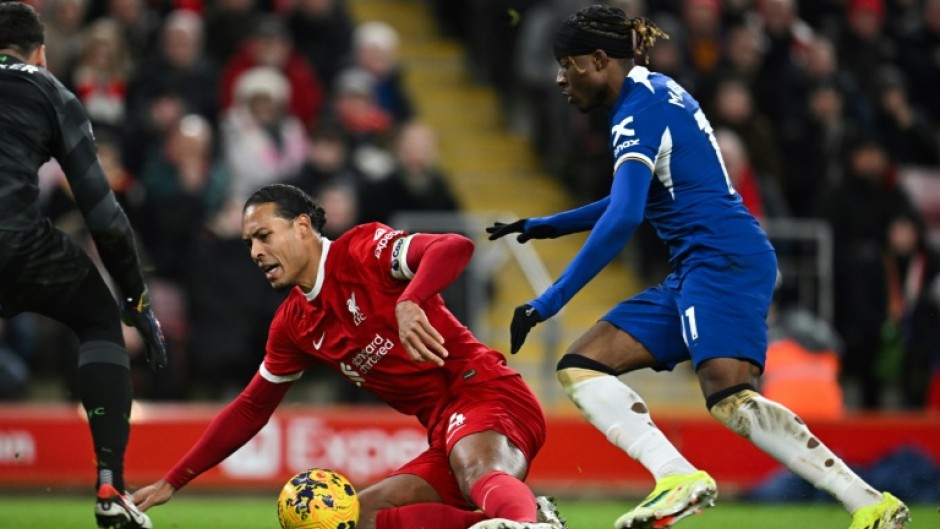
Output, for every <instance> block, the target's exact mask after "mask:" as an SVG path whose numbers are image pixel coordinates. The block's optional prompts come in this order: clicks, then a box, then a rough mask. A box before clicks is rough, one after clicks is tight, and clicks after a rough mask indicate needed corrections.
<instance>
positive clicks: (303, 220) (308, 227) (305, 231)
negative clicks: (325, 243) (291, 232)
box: [294, 213, 317, 237]
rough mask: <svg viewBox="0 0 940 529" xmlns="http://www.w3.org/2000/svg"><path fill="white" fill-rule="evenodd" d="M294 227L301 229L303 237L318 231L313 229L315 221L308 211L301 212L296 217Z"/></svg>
mask: <svg viewBox="0 0 940 529" xmlns="http://www.w3.org/2000/svg"><path fill="white" fill-rule="evenodd" d="M294 227H295V228H296V229H297V230H299V232H300V235H301V236H303V237H306V236H308V235H313V234H316V232H317V230H315V229H313V222H312V221H311V220H310V216H309V215H307V214H306V213H301V214H300V215H297V217H296V218H294Z"/></svg>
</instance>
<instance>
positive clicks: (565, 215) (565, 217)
mask: <svg viewBox="0 0 940 529" xmlns="http://www.w3.org/2000/svg"><path fill="white" fill-rule="evenodd" d="M609 204H610V196H606V197H604V198H602V199H600V200H598V201H597V202H592V203H590V204H587V205H585V206H581V207H580V208H576V209H572V210H568V211H562V212H561V213H556V214H554V215H549V216H547V217H535V218H531V219H529V221H528V222H527V223H526V228H527V229H531V228H532V227H533V226H539V225H545V226H550V227H552V228H554V229H555V230H557V231H558V235H568V234H570V233H578V232H581V231H586V230H589V229H591V228H593V227H594V225H595V224H596V223H597V220H598V219H600V218H601V215H603V214H604V211H606V210H607V206H608V205H609Z"/></svg>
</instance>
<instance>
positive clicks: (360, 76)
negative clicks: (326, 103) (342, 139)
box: [328, 68, 395, 147]
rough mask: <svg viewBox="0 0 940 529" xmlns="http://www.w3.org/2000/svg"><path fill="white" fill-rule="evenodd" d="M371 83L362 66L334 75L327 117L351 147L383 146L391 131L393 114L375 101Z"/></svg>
mask: <svg viewBox="0 0 940 529" xmlns="http://www.w3.org/2000/svg"><path fill="white" fill-rule="evenodd" d="M375 82H376V81H375V77H374V76H373V75H372V74H370V73H369V72H367V71H365V70H363V69H362V68H348V69H346V70H343V71H342V72H341V73H340V74H339V76H338V77H337V78H336V86H335V87H334V90H333V100H332V107H331V108H330V115H329V116H328V118H329V119H331V120H334V121H336V123H338V124H339V125H340V127H342V129H343V131H344V133H345V134H346V136H347V138H348V139H349V141H350V142H351V145H352V146H353V147H360V146H362V145H366V144H371V145H376V146H384V145H386V144H387V143H388V140H389V139H390V138H391V137H392V136H393V134H394V125H395V119H394V116H392V114H391V113H389V112H388V111H387V110H385V109H384V108H382V106H381V105H379V103H378V100H376V92H375Z"/></svg>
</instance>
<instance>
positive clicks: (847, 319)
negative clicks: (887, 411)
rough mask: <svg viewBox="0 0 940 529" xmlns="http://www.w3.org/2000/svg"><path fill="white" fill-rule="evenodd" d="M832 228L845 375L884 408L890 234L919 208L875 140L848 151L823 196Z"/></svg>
mask: <svg viewBox="0 0 940 529" xmlns="http://www.w3.org/2000/svg"><path fill="white" fill-rule="evenodd" d="M823 201H824V203H825V205H826V207H825V208H824V210H823V211H824V214H825V216H826V219H827V220H828V221H829V223H830V225H831V226H832V235H833V240H834V241H835V246H834V248H833V250H834V251H833V255H834V259H835V260H834V263H833V276H834V278H835V279H834V288H835V300H834V301H835V327H836V330H837V331H838V332H839V334H840V335H841V336H842V337H843V339H844V340H845V356H844V368H845V375H846V376H847V377H848V378H849V379H850V380H852V381H853V382H855V383H856V384H857V385H858V386H859V388H860V391H861V405H862V406H863V407H864V408H867V409H876V408H878V407H879V406H880V405H881V404H882V400H881V399H882V390H883V384H882V382H881V380H879V378H878V376H877V373H876V371H875V361H876V359H877V358H878V354H879V352H880V349H881V343H882V340H881V329H882V326H883V325H884V323H885V321H886V318H887V316H888V314H887V307H888V300H887V289H886V286H885V272H884V270H885V267H884V258H885V257H884V256H885V234H886V233H887V230H888V225H889V221H890V219H891V218H892V217H893V216H895V215H898V214H899V212H905V211H912V210H913V206H912V205H911V203H910V200H909V199H908V197H907V196H906V195H905V193H904V191H903V190H902V189H901V188H900V187H899V186H898V185H897V182H896V181H895V175H894V174H893V167H892V166H891V163H890V160H889V158H888V155H887V153H886V152H885V150H884V148H883V147H882V146H881V145H880V144H879V143H878V142H877V141H876V140H875V139H873V138H862V139H860V140H857V141H856V142H855V143H854V144H853V145H852V147H851V148H850V149H849V151H848V157H847V162H846V174H845V177H844V178H843V180H842V182H841V183H840V184H839V185H838V186H836V187H835V188H833V189H832V191H831V192H829V193H828V194H826V195H824V196H823Z"/></svg>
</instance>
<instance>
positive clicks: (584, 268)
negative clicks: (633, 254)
mask: <svg viewBox="0 0 940 529" xmlns="http://www.w3.org/2000/svg"><path fill="white" fill-rule="evenodd" d="M610 149H611V153H612V154H613V158H614V181H613V184H612V185H611V192H610V195H609V196H607V197H605V198H604V199H602V200H599V201H597V202H595V203H593V204H589V205H587V206H583V207H581V208H578V209H574V210H571V211H566V212H562V213H558V214H556V215H552V216H548V217H540V218H534V219H529V221H528V222H527V223H526V229H531V228H533V227H536V226H539V225H545V226H550V227H552V228H554V229H555V230H556V231H557V233H559V234H565V233H573V232H577V231H583V230H588V229H589V230H591V233H590V235H589V236H588V239H587V241H586V242H585V243H584V246H583V247H582V248H581V250H580V251H579V252H578V255H577V256H575V258H574V260H573V261H572V262H571V264H570V265H569V266H568V268H567V269H565V271H564V273H562V275H561V277H559V278H558V280H557V281H556V282H555V283H554V284H553V285H552V286H551V287H549V288H548V290H546V291H545V292H544V293H543V294H542V295H541V296H539V297H538V298H537V299H535V300H533V301H532V302H531V305H532V306H533V307H535V309H536V310H537V311H538V313H539V315H540V316H542V318H548V317H551V316H552V315H554V314H555V313H556V312H558V310H560V309H561V307H562V306H564V305H565V304H566V303H567V302H568V301H569V300H570V299H571V298H572V297H573V296H574V295H575V293H577V292H578V291H579V290H580V289H581V288H582V287H583V286H584V285H585V284H587V282H588V281H590V280H591V279H592V278H593V277H594V276H595V275H597V273H598V272H599V271H600V270H601V269H602V268H603V267H604V266H606V265H607V264H608V263H609V262H610V261H611V260H612V259H613V258H614V257H615V256H616V255H617V254H618V253H619V252H620V250H621V249H622V248H623V246H624V245H625V244H626V243H627V242H628V241H629V239H630V237H631V236H632V235H633V232H634V231H635V230H636V228H637V226H638V225H639V224H640V223H641V222H642V220H643V218H644V217H645V218H647V219H648V220H649V221H650V223H651V224H652V225H653V227H654V228H655V229H656V232H657V234H658V235H659V237H660V238H661V239H662V240H663V241H664V242H665V243H666V244H667V245H668V246H669V253H670V261H671V262H672V263H673V266H674V267H676V268H677V271H679V270H681V269H682V268H683V264H684V263H691V262H694V261H698V260H704V259H709V258H712V257H717V256H734V255H739V256H744V255H755V254H759V253H764V252H772V251H773V247H772V246H771V245H770V242H769V241H768V240H767V235H766V234H765V233H764V231H763V229H761V227H760V225H759V224H758V222H757V219H755V218H754V216H753V215H751V214H750V212H749V211H748V210H747V209H746V208H745V207H744V204H743V203H742V202H741V198H740V197H739V196H738V194H737V193H736V192H735V190H734V187H733V186H732V185H731V181H730V179H729V178H728V175H727V171H725V168H724V162H723V161H722V159H721V155H720V153H719V150H718V143H717V141H716V140H715V136H714V134H713V133H712V128H711V125H710V124H709V123H708V119H706V117H705V114H704V113H703V112H702V110H701V108H700V107H699V104H698V102H696V101H695V99H693V98H692V96H691V95H689V94H688V92H686V91H685V90H684V89H683V88H682V87H681V86H679V84H678V83H676V82H675V81H673V80H672V79H670V78H669V77H667V76H665V75H661V74H657V73H651V72H650V71H649V70H647V69H646V68H644V67H642V66H635V67H634V68H633V69H631V70H630V73H629V75H628V76H627V78H626V79H625V80H624V83H623V87H622V88H621V92H620V96H619V97H618V99H617V101H616V102H615V103H614V105H613V107H612V109H611V127H610Z"/></svg>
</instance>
